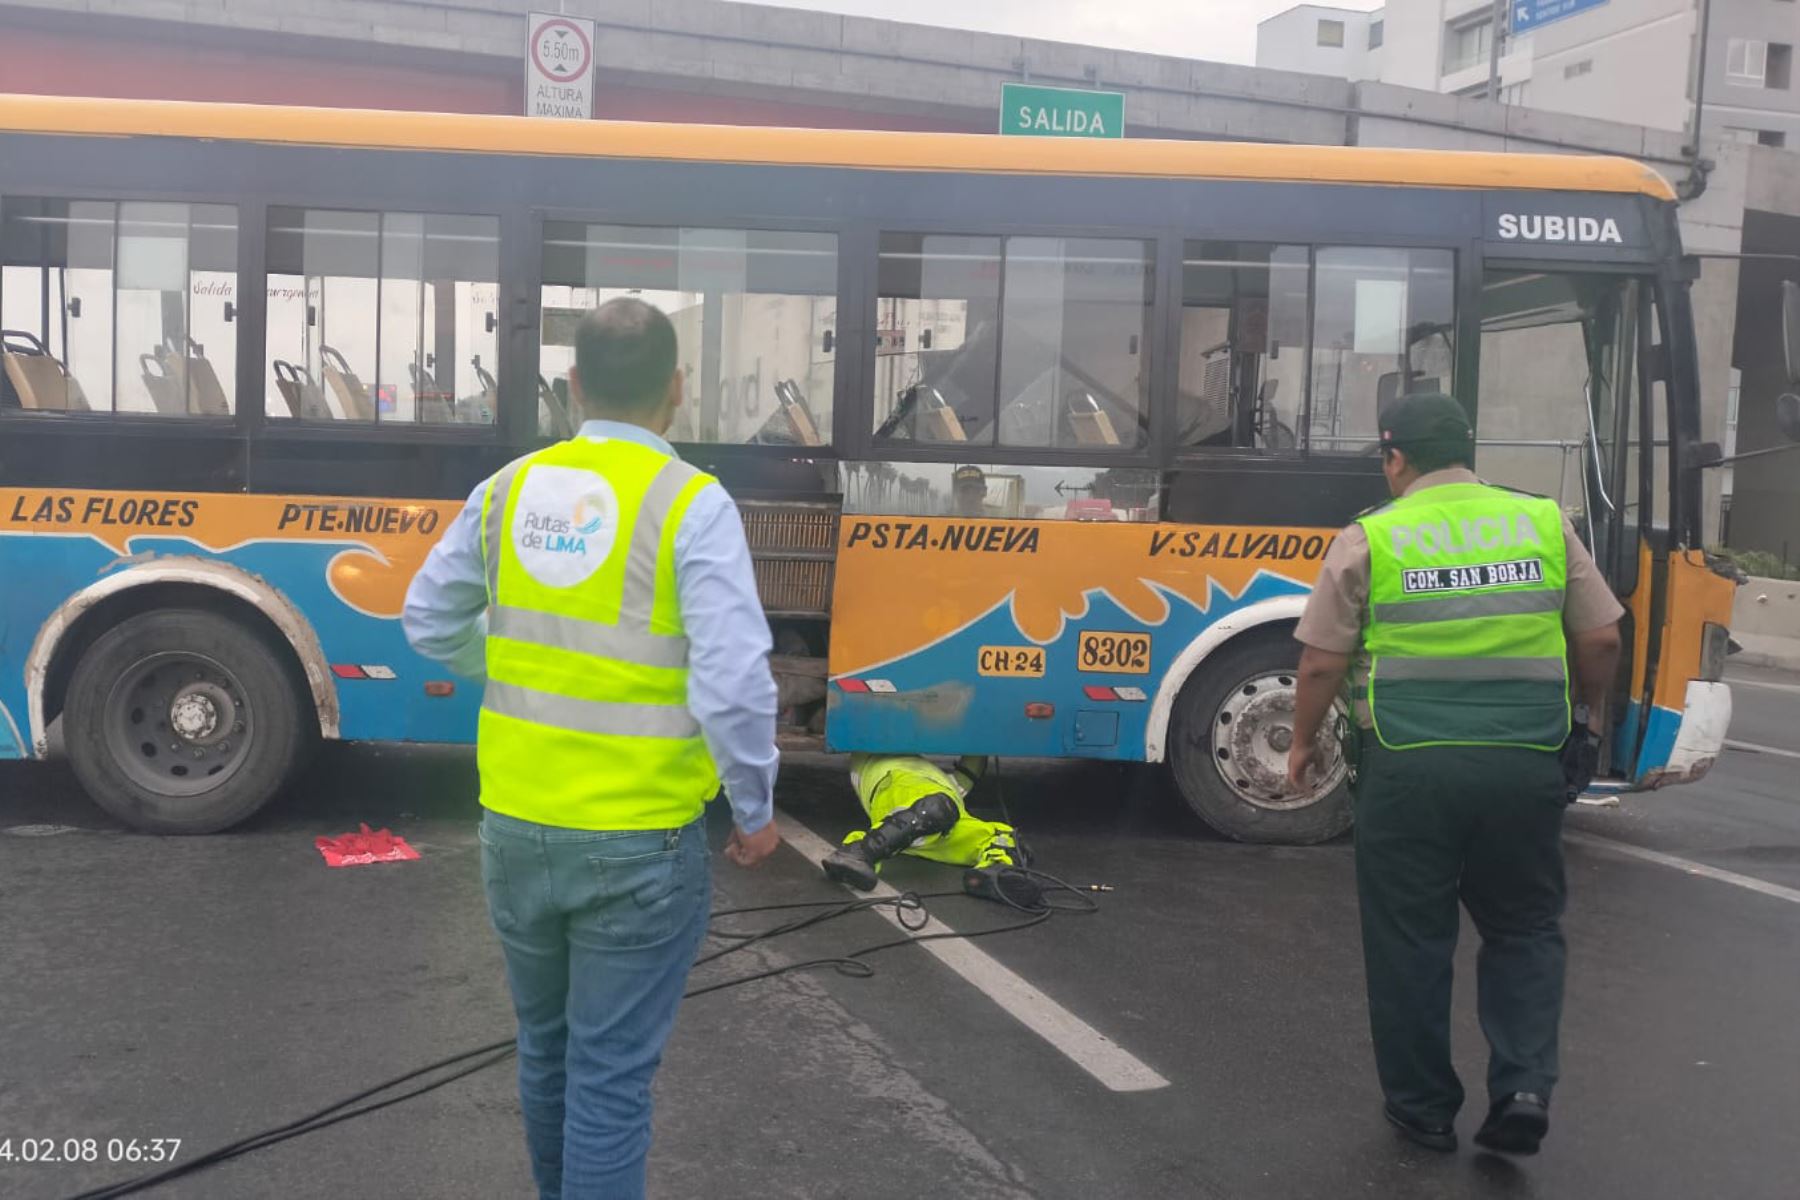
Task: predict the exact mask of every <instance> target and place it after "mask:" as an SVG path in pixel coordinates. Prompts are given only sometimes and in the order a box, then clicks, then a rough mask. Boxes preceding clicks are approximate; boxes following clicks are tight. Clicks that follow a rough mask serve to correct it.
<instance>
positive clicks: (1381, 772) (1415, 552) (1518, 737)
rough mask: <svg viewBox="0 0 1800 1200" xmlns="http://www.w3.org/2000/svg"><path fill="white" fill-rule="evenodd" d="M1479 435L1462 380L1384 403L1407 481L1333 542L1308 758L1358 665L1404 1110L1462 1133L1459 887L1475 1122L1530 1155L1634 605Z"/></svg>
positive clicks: (1376, 983) (1392, 1105)
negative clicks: (1481, 450)
mask: <svg viewBox="0 0 1800 1200" xmlns="http://www.w3.org/2000/svg"><path fill="white" fill-rule="evenodd" d="M1473 448H1474V434H1473V433H1472V432H1471V430H1470V427H1469V421H1468V417H1467V416H1466V414H1465V413H1464V412H1463V409H1462V406H1461V405H1459V404H1458V403H1456V401H1454V400H1452V399H1451V398H1450V397H1448V396H1441V395H1419V396H1408V397H1405V398H1403V399H1401V400H1400V401H1399V402H1397V403H1395V404H1393V405H1391V406H1390V408H1389V410H1388V412H1387V413H1385V414H1384V416H1383V419H1382V421H1381V459H1382V470H1383V473H1384V474H1385V475H1386V476H1387V481H1388V487H1389V490H1390V491H1391V492H1392V493H1393V495H1394V499H1393V500H1392V501H1391V502H1390V503H1388V504H1386V505H1383V506H1381V507H1379V508H1375V509H1372V510H1370V511H1369V512H1366V513H1364V514H1362V515H1361V516H1360V517H1358V518H1357V519H1356V521H1355V523H1354V524H1352V525H1350V526H1349V528H1347V529H1345V530H1344V532H1343V534H1342V535H1341V536H1340V537H1339V538H1338V539H1337V540H1336V542H1334V543H1333V545H1332V548H1331V550H1330V551H1329V552H1328V554H1327V555H1326V559H1325V563H1324V566H1323V569H1322V571H1321V573H1320V577H1319V581H1318V584H1317V586H1316V588H1315V589H1314V591H1313V594H1312V596H1311V598H1310V600H1309V601H1308V603H1307V607H1306V611H1305V614H1304V615H1303V616H1302V618H1301V621H1300V625H1299V628H1298V630H1297V631H1296V636H1297V637H1298V638H1299V640H1300V641H1301V642H1302V643H1304V645H1305V649H1304V651H1303V653H1302V656H1301V665H1300V673H1299V680H1300V682H1299V690H1298V695H1297V697H1296V701H1295V720H1294V743H1293V749H1292V751H1291V753H1290V756H1289V764H1288V777H1289V783H1290V786H1292V787H1294V788H1296V789H1298V788H1301V787H1302V786H1303V785H1305V784H1306V782H1307V780H1308V777H1309V775H1310V774H1311V773H1312V772H1313V771H1314V769H1315V768H1316V767H1317V766H1318V764H1319V761H1320V750H1319V737H1320V735H1321V730H1322V726H1323V725H1324V723H1325V721H1326V719H1327V717H1328V715H1329V714H1330V712H1331V709H1332V702H1333V700H1334V699H1336V698H1337V697H1338V696H1339V694H1340V692H1341V690H1342V689H1343V686H1344V684H1345V681H1346V679H1347V678H1350V679H1352V680H1353V686H1352V688H1351V697H1352V707H1353V709H1354V723H1353V728H1352V730H1351V732H1352V736H1353V738H1354V742H1355V748H1354V749H1355V752H1354V753H1353V754H1352V758H1353V759H1355V760H1356V761H1358V771H1357V783H1356V785H1355V786H1356V881H1357V894H1358V897H1359V899H1360V901H1361V907H1362V931H1363V960H1364V965H1365V967H1366V970H1367V976H1368V995H1369V1023H1370V1030H1371V1033H1372V1034H1373V1038H1374V1043H1375V1064H1376V1070H1377V1072H1378V1074H1379V1076H1380V1081H1381V1088H1382V1091H1383V1093H1384V1095H1385V1097H1386V1105H1385V1108H1384V1112H1385V1115H1386V1117H1387V1119H1388V1120H1389V1121H1390V1122H1391V1123H1392V1124H1393V1125H1394V1126H1395V1127H1396V1128H1397V1129H1399V1131H1400V1132H1401V1133H1402V1134H1403V1135H1404V1136H1406V1137H1407V1138H1409V1139H1411V1140H1412V1141H1415V1142H1417V1143H1419V1144H1420V1145H1424V1146H1428V1147H1430V1148H1432V1149H1434V1150H1445V1151H1448V1150H1454V1149H1455V1148H1456V1131H1455V1127H1454V1124H1453V1121H1454V1118H1455V1117H1456V1114H1457V1110H1458V1109H1459V1108H1460V1107H1461V1105H1462V1101H1463V1089H1462V1084H1461V1081H1460V1080H1458V1078H1457V1076H1456V1071H1455V1068H1454V1067H1453V1066H1452V1065H1451V1061H1450V996H1451V959H1452V956H1453V954H1454V952H1455V949H1456V937H1457V927H1458V921H1459V918H1458V913H1457V900H1458V898H1459V897H1460V898H1461V901H1462V903H1463V905H1464V906H1465V907H1466V908H1467V909H1468V911H1469V916H1470V917H1471V918H1472V919H1473V920H1474V922H1475V927H1476V929H1477V931H1478V932H1479V933H1480V935H1481V952H1480V955H1479V956H1478V958H1477V960H1476V970H1477V986H1476V990H1477V996H1478V1005H1479V1008H1480V1015H1481V1028H1482V1031H1483V1032H1484V1033H1485V1034H1486V1035H1487V1040H1488V1046H1489V1050H1490V1057H1489V1062H1488V1073H1487V1091H1488V1099H1489V1109H1488V1114H1487V1118H1486V1119H1485V1120H1484V1121H1483V1123H1482V1125H1481V1127H1480V1129H1479V1131H1478V1132H1477V1133H1476V1134H1475V1140H1476V1142H1477V1143H1478V1144H1479V1145H1481V1146H1483V1147H1485V1148H1487V1149H1490V1150H1496V1151H1500V1152H1502V1153H1512V1154H1532V1153H1535V1152H1536V1151H1537V1149H1538V1143H1539V1142H1540V1141H1541V1140H1542V1138H1543V1136H1544V1134H1545V1132H1546V1131H1547V1130H1548V1129H1549V1123H1550V1122H1549V1106H1550V1093H1551V1089H1552V1088H1553V1087H1554V1085H1555V1083H1556V1077H1557V1026H1558V1023H1559V1021H1560V1018H1561V1012H1562V996H1563V967H1564V944H1563V935H1562V928H1561V924H1560V922H1561V917H1562V912H1563V902H1564V894H1565V892H1564V881H1563V861H1562V841H1561V838H1562V819H1563V810H1564V807H1565V806H1566V804H1567V803H1568V802H1569V800H1570V799H1572V798H1573V796H1574V795H1576V794H1579V791H1580V789H1581V788H1583V787H1585V786H1586V785H1587V783H1589V782H1591V780H1592V775H1593V771H1594V768H1595V764H1596V762H1597V759H1598V746H1599V736H1600V730H1601V729H1602V723H1603V713H1602V706H1603V704H1604V702H1605V698H1606V692H1607V687H1608V685H1609V684H1610V683H1611V682H1612V679H1613V672H1614V669H1615V667H1616V665H1617V662H1618V655H1619V634H1618V620H1619V617H1620V616H1621V615H1622V613H1623V610H1622V609H1621V608H1620V606H1619V603H1618V601H1617V600H1616V599H1615V598H1614V597H1613V595H1612V592H1611V591H1610V589H1609V588H1608V587H1607V586H1606V583H1605V581H1604V580H1603V579H1602V578H1601V577H1600V574H1599V572H1598V571H1597V570H1596V568H1595V566H1594V562H1593V559H1592V558H1591V557H1589V555H1588V552H1587V550H1586V549H1585V548H1584V547H1583V546H1582V544H1581V542H1580V541H1579V540H1578V539H1577V538H1576V536H1575V534H1574V531H1573V530H1572V529H1571V528H1570V527H1569V525H1568V523H1567V522H1566V521H1565V520H1564V518H1563V516H1562V513H1561V512H1560V511H1559V510H1558V508H1557V505H1556V504H1555V502H1554V501H1551V500H1546V499H1542V498H1540V497H1537V496H1532V495H1528V494H1525V493H1522V492H1514V491H1509V490H1507V489H1504V488H1498V487H1493V486H1490V485H1488V484H1485V483H1483V482H1482V481H1481V480H1480V479H1478V478H1477V477H1476V476H1475V474H1474V472H1473V471H1471V470H1470V469H1469V468H1470V464H1471V462H1472V461H1473ZM1571 665H1572V666H1573V673H1574V679H1573V680H1572V681H1571V680H1570V678H1569V671H1570V666H1571ZM1353 668H1354V670H1353Z"/></svg>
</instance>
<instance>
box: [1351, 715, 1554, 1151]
mask: <svg viewBox="0 0 1800 1200" xmlns="http://www.w3.org/2000/svg"><path fill="white" fill-rule="evenodd" d="M1363 742H1364V750H1363V754H1362V762H1361V769H1360V778H1359V781H1358V783H1357V788H1356V885H1357V895H1358V897H1359V899H1360V900H1361V904H1362V933H1363V962H1364V966H1365V967H1366V969H1367V973H1368V988H1369V1028H1370V1032H1371V1033H1372V1034H1373V1035H1374V1040H1375V1065H1376V1069H1377V1071H1378V1073H1379V1074H1380V1077H1381V1087H1382V1091H1383V1092H1384V1093H1385V1094H1386V1096H1387V1099H1388V1102H1389V1103H1390V1104H1392V1105H1393V1106H1394V1107H1395V1108H1396V1109H1398V1110H1399V1111H1400V1112H1402V1113H1404V1114H1406V1115H1408V1116H1410V1117H1413V1118H1415V1119H1417V1120H1420V1121H1424V1122H1428V1123H1437V1122H1448V1121H1449V1120H1450V1119H1451V1118H1452V1117H1454V1116H1455V1115H1456V1113H1457V1110H1458V1109H1460V1108H1461V1107H1462V1102H1463V1088H1462V1082H1461V1080H1459V1079H1458V1078H1457V1076H1456V1069H1455V1067H1453V1066H1452V1065H1451V1062H1450V992H1451V973H1452V957H1453V955H1454V954H1455V952H1456V937H1457V930H1458V926H1459V923H1460V918H1459V916H1458V913H1457V901H1458V899H1459V898H1460V899H1461V901H1462V904H1463V906H1464V907H1466V908H1467V909H1468V910H1469V916H1470V917H1471V918H1472V919H1473V920H1474V922H1475V928H1476V929H1477V930H1478V931H1479V932H1480V934H1481V952H1480V954H1479V956H1478V957H1477V959H1476V976H1477V978H1476V991H1477V996H1478V1003H1479V1008H1480V1013H1481V1028H1482V1032H1483V1033H1485V1034H1486V1035H1487V1042H1488V1048H1489V1051H1490V1057H1489V1060H1488V1078H1487V1083H1488V1096H1489V1099H1490V1100H1492V1099H1495V1098H1497V1097H1500V1096H1504V1095H1510V1094H1511V1093H1513V1092H1536V1093H1537V1094H1538V1095H1540V1096H1543V1097H1544V1098H1545V1099H1546V1100H1547V1099H1549V1097H1550V1091H1551V1088H1552V1087H1553V1086H1554V1085H1555V1083H1556V1072H1557V1062H1556V1040H1557V1026H1558V1024H1559V1023H1560V1021H1561V1017H1562V997H1563V966H1564V959H1565V948H1564V944H1563V935H1562V926H1561V918H1562V913H1563V902H1564V897H1565V895H1566V888H1565V884H1564V880H1563V859H1562V821H1563V804H1562V788H1563V782H1562V768H1561V765H1560V763H1559V762H1558V759H1557V756H1556V755H1554V754H1547V753H1544V752H1542V751H1536V750H1516V749H1496V748H1486V747H1471V748H1458V747H1442V748H1430V749H1422V750H1406V751H1392V750H1384V749H1382V748H1381V747H1380V746H1379V745H1377V744H1375V739H1374V736H1373V735H1372V734H1365V735H1364V738H1363Z"/></svg>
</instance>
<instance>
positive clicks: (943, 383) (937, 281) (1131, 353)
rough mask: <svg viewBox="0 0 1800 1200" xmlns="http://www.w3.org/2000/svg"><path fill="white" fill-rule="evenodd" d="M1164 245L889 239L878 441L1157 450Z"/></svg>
mask: <svg viewBox="0 0 1800 1200" xmlns="http://www.w3.org/2000/svg"><path fill="white" fill-rule="evenodd" d="M1152 251H1153V247H1152V246H1151V245H1150V244H1149V243H1148V242H1142V241H1125V240H1113V239H1101V238H1062V237H1008V238H999V237H982V236H965V235H960V234H936V233H930V234H919V233H884V234H882V235H881V249H880V261H879V267H878V271H879V289H878V291H877V293H876V296H877V300H876V305H877V307H876V310H875V311H876V326H875V337H876V358H875V395H874V397H873V398H872V399H873V409H874V424H875V436H876V439H877V440H878V441H907V442H922V443H935V444H939V445H945V444H951V443H968V444H969V445H981V446H1011V447H1021V448H1038V449H1042V448H1064V449H1075V448H1080V449H1087V450H1111V451H1115V452H1117V451H1123V450H1133V449H1137V448H1139V447H1141V446H1142V445H1144V443H1145V440H1146V429H1145V413H1146V411H1147V410H1146V405H1145V400H1146V398H1147V396H1148V390H1149V375H1148V370H1147V367H1146V364H1147V363H1148V362H1149V361H1150V359H1149V353H1148V350H1147V349H1146V345H1145V343H1146V336H1147V333H1148V327H1149V318H1150V311H1151V308H1152V298H1153V297H1154V295H1155V286H1154V271H1153V266H1154V262H1155V255H1154V253H1153V252H1152Z"/></svg>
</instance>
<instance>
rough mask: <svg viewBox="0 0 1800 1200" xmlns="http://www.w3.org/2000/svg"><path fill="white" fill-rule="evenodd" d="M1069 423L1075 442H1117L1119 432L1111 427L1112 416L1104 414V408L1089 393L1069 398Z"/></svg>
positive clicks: (1105, 444) (1111, 444)
mask: <svg viewBox="0 0 1800 1200" xmlns="http://www.w3.org/2000/svg"><path fill="white" fill-rule="evenodd" d="M1084 402H1085V403H1084ZM1069 425H1070V427H1071V428H1073V429H1074V430H1075V440H1076V442H1078V443H1080V444H1081V445H1083V446H1117V445H1118V444H1119V433H1118V431H1117V430H1116V429H1114V428H1113V423H1112V418H1111V417H1109V416H1107V415H1106V410H1105V409H1103V408H1101V407H1100V402H1099V401H1098V400H1096V399H1094V397H1093V395H1092V394H1091V393H1088V392H1082V393H1080V394H1079V395H1076V396H1074V397H1071V398H1070V400H1069Z"/></svg>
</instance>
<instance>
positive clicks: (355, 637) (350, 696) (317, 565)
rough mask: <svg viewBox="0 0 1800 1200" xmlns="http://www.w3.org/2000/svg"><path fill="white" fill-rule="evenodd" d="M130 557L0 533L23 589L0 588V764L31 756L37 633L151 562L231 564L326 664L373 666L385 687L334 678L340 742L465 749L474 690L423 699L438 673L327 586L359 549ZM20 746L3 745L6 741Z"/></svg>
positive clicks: (261, 547) (385, 624)
mask: <svg viewBox="0 0 1800 1200" xmlns="http://www.w3.org/2000/svg"><path fill="white" fill-rule="evenodd" d="M131 549H132V557H131V558H129V559H121V558H120V557H119V556H118V554H117V553H116V552H115V551H114V550H113V549H112V548H111V547H109V546H107V545H105V544H104V543H102V542H101V541H100V540H99V539H97V538H87V539H83V538H67V537H44V536H41V535H36V534H23V535H0V561H4V562H5V563H6V564H7V565H8V569H9V572H10V573H11V574H12V575H13V577H14V578H29V579H31V580H33V581H34V584H33V586H32V587H30V588H18V587H9V588H4V589H0V708H3V709H4V710H6V711H7V712H9V713H12V714H16V715H17V717H18V718H19V719H21V724H20V725H19V731H18V732H19V737H18V738H16V739H14V738H12V737H11V736H10V734H9V733H8V732H7V731H6V727H5V724H4V723H3V722H0V759H5V758H21V757H25V756H27V755H28V754H29V753H30V747H29V746H28V745H26V744H24V743H25V742H26V740H27V739H28V738H29V737H30V731H29V730H27V729H26V728H25V726H24V724H23V723H22V718H23V717H24V714H26V713H27V712H28V711H29V706H28V704H27V699H26V683H25V663H26V658H27V656H28V655H29V654H30V653H31V647H32V643H33V642H34V641H35V640H36V638H37V634H38V630H40V629H41V628H43V625H44V623H45V622H46V621H48V620H49V619H50V618H51V616H52V615H53V614H54V613H55V611H56V609H57V607H58V606H59V605H61V604H62V603H64V602H65V601H66V600H68V598H69V597H70V596H73V595H74V594H75V593H77V592H79V591H81V590H82V589H83V588H85V587H88V586H90V585H91V584H93V583H94V582H95V581H96V580H98V579H102V578H104V577H106V576H108V575H111V574H114V573H115V572H117V571H120V570H126V569H129V568H130V567H132V566H134V565H137V564H141V563H143V562H145V561H146V560H149V559H157V560H162V559H169V558H186V559H204V560H207V561H210V562H225V563H230V564H231V565H232V566H235V567H237V568H239V569H241V570H243V571H247V572H248V573H250V574H251V575H255V576H259V577H261V578H262V579H264V580H265V581H267V582H268V583H269V585H270V586H272V587H273V588H275V590H277V591H278V592H280V593H282V594H283V595H285V596H286V597H287V598H288V599H289V600H290V601H291V602H292V603H293V605H294V607H295V608H296V609H298V610H299V611H300V613H301V614H302V615H303V616H304V617H305V618H306V619H308V620H309V621H310V622H311V624H312V626H313V629H314V631H315V632H316V633H317V635H318V638H319V643H320V645H321V647H322V648H323V650H324V653H325V660H326V661H327V662H328V663H357V664H380V665H383V666H386V667H390V668H391V669H392V670H393V671H394V674H395V678H394V679H392V680H373V679H371V680H358V681H354V682H348V683H344V682H340V681H337V680H333V681H332V686H335V687H336V688H337V695H338V707H339V727H340V729H341V731H342V735H343V737H345V738H346V739H366V740H379V741H402V742H406V741H412V742H473V741H474V739H475V719H476V713H477V711H478V709H479V708H480V704H481V688H480V685H479V684H475V683H472V682H470V681H467V680H459V681H458V687H457V689H456V694H455V695H454V696H451V697H446V698H434V697H428V696H426V695H425V692H424V687H423V684H424V682H425V681H426V680H432V679H444V678H448V675H447V673H446V672H445V671H444V669H443V668H442V667H440V666H438V665H437V664H435V663H432V662H431V661H429V660H428V659H425V658H423V657H421V656H420V655H418V654H416V653H414V652H413V649H412V647H411V646H409V645H407V642H406V636H405V634H404V633H403V631H402V630H401V627H400V622H399V621H398V620H397V619H395V618H393V617H379V616H371V615H370V614H368V613H365V612H362V611H361V610H359V609H357V608H354V607H352V606H351V605H349V604H347V603H345V602H344V601H343V600H342V599H341V598H339V596H338V595H337V593H336V592H334V591H333V590H332V588H331V583H330V578H329V575H328V574H327V569H328V567H329V566H330V564H331V561H332V559H334V558H336V557H337V556H338V555H339V554H342V553H343V552H344V551H346V550H363V549H366V547H364V546H363V545H362V544H361V543H358V542H355V541H346V542H282V541H267V542H254V543H250V544H248V545H243V546H238V547H235V548H233V549H231V550H228V551H225V552H223V553H215V552H213V551H210V550H208V549H207V548H206V547H204V546H201V545H199V544H197V543H195V542H193V541H190V540H188V539H186V538H155V537H134V538H133V539H132V541H131ZM9 741H15V742H17V743H19V744H17V745H14V746H11V747H9V746H8V745H7V743H8V742H9Z"/></svg>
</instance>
